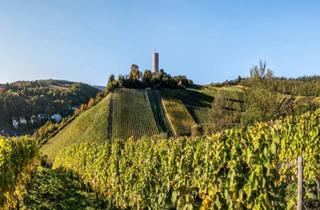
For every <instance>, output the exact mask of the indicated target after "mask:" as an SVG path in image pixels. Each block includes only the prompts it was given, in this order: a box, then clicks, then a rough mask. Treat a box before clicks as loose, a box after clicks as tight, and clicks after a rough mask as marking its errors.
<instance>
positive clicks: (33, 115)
mask: <svg viewBox="0 0 320 210" xmlns="http://www.w3.org/2000/svg"><path fill="white" fill-rule="evenodd" d="M98 91H99V90H98V89H96V88H94V87H91V86H89V85H87V84H83V83H75V82H68V81H60V80H39V81H32V82H28V81H19V82H14V83H8V84H2V85H0V132H1V131H2V134H3V135H8V134H9V135H10V134H11V135H14V134H21V133H31V132H32V131H33V130H34V129H35V128H38V127H39V126H41V125H43V124H44V123H45V122H46V121H48V120H51V119H52V118H51V117H52V116H54V117H56V119H59V118H60V116H61V117H65V116H67V115H70V114H72V113H73V112H74V110H75V109H76V108H77V107H79V106H80V105H81V104H83V103H86V102H87V101H88V100H89V99H90V98H93V97H95V96H96V94H97V93H98Z"/></svg>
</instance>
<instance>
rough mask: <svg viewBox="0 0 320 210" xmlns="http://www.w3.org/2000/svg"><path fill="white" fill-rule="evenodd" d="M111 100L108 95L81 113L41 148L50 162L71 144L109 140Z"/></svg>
mask: <svg viewBox="0 0 320 210" xmlns="http://www.w3.org/2000/svg"><path fill="white" fill-rule="evenodd" d="M110 98H111V95H108V96H107V97H105V98H104V99H103V100H102V101H101V102H100V103H98V104H97V105H95V106H94V107H92V108H91V109H89V110H87V111H85V112H83V113H81V114H80V115H79V116H78V117H76V118H75V119H74V120H73V121H72V122H71V123H70V124H69V125H67V126H66V127H65V128H64V129H63V130H61V131H60V132H59V133H58V134H57V135H55V136H54V137H53V138H51V139H50V140H49V141H48V142H47V143H46V144H45V145H44V146H43V147H42V148H41V151H42V152H43V153H44V154H46V155H48V160H49V161H52V160H53V159H54V157H55V156H56V154H57V153H58V152H59V151H60V150H61V149H63V148H65V147H66V146H68V145H70V144H75V143H85V142H97V143H103V142H104V141H105V140H106V139H107V135H108V134H107V125H108V119H109V117H108V114H109V107H110Z"/></svg>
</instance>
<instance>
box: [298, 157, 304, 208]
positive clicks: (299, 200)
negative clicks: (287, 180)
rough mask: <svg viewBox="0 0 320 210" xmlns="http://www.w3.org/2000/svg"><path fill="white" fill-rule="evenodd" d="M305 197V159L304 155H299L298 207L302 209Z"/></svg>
mask: <svg viewBox="0 0 320 210" xmlns="http://www.w3.org/2000/svg"><path fill="white" fill-rule="evenodd" d="M302 199H303V160H302V156H301V155H300V156H299V157H298V205H297V209H298V210H302Z"/></svg>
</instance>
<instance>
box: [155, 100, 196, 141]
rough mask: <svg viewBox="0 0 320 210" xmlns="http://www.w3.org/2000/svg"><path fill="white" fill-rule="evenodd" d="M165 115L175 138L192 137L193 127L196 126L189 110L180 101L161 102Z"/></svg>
mask: <svg viewBox="0 0 320 210" xmlns="http://www.w3.org/2000/svg"><path fill="white" fill-rule="evenodd" d="M161 102H162V105H163V107H164V110H165V114H166V116H167V119H168V121H169V124H170V126H171V128H172V132H173V134H174V135H175V136H186V135H191V126H192V125H194V124H196V123H195V121H194V120H193V118H192V116H191V115H190V113H189V111H188V110H187V108H186V107H185V106H184V105H183V103H182V102H181V101H179V100H166V99H162V100H161Z"/></svg>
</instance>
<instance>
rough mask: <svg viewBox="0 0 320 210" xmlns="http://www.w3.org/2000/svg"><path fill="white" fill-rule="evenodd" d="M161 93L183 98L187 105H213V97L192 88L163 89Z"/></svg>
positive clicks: (165, 95) (172, 97)
mask: <svg viewBox="0 0 320 210" xmlns="http://www.w3.org/2000/svg"><path fill="white" fill-rule="evenodd" d="M159 92H160V94H161V96H162V97H164V98H167V99H178V100H181V101H182V102H183V103H184V104H185V105H187V106H197V107H211V104H212V101H213V97H212V96H209V95H206V94H204V93H201V92H199V91H195V90H191V89H161V90H160V91H159Z"/></svg>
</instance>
